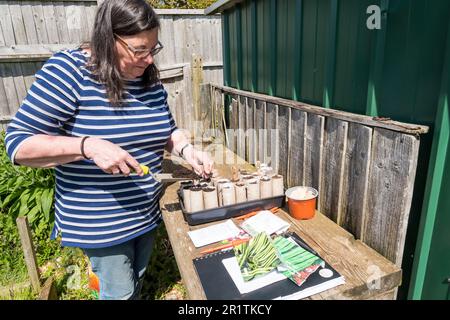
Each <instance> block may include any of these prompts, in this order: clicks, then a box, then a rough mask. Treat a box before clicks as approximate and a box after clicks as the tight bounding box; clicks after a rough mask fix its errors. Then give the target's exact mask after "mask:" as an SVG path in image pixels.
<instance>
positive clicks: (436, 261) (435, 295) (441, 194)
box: [409, 24, 450, 300]
mask: <svg viewBox="0 0 450 320" xmlns="http://www.w3.org/2000/svg"><path fill="white" fill-rule="evenodd" d="M449 69H450V24H449V27H448V32H447V49H446V58H445V65H444V68H443V75H442V86H441V93H440V98H439V103H438V112H437V116H436V121H435V128H436V129H435V134H434V140H433V147H432V151H431V159H430V169H429V174H428V180H427V186H426V195H427V197H426V198H425V201H424V205H423V215H422V218H421V221H420V231H419V238H418V244H417V249H416V256H417V258H416V259H415V261H414V268H413V272H412V274H413V276H412V280H411V285H410V291H409V297H410V298H411V299H447V300H450V290H449V283H448V279H449V278H450V241H449V237H448V227H449V226H450V215H449V214H448V213H449V212H450V197H449V196H448V190H450V114H449V97H450V71H449Z"/></svg>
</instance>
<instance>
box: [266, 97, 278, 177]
mask: <svg viewBox="0 0 450 320" xmlns="http://www.w3.org/2000/svg"><path fill="white" fill-rule="evenodd" d="M277 122H278V105H275V104H272V103H268V104H267V106H266V127H265V129H266V134H267V135H266V139H267V140H266V141H267V145H266V154H267V158H266V160H265V161H264V162H266V163H267V164H268V165H269V166H271V167H272V168H273V170H274V171H275V172H277V171H278V168H279V165H280V154H279V151H280V150H279V131H278V126H277Z"/></svg>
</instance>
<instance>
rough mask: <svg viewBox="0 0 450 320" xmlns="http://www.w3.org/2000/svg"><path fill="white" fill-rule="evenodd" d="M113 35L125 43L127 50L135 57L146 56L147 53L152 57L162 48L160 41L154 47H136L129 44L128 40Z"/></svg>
mask: <svg viewBox="0 0 450 320" xmlns="http://www.w3.org/2000/svg"><path fill="white" fill-rule="evenodd" d="M114 36H115V37H116V38H117V40H119V41H120V42H121V43H122V44H123V45H125V46H126V47H127V48H128V50H130V51H131V52H132V53H133V55H134V56H135V57H136V58H141V59H143V58H147V57H148V55H150V54H151V55H152V57H154V56H155V55H157V54H158V53H159V52H160V51H161V50H162V48H164V46H163V45H162V43H161V42H159V40H158V43H157V44H156V47H154V48H153V49H136V48H135V47H133V46H132V45H131V44H129V43H128V42H126V41H125V40H124V39H122V38H121V37H119V36H118V35H117V34H114Z"/></svg>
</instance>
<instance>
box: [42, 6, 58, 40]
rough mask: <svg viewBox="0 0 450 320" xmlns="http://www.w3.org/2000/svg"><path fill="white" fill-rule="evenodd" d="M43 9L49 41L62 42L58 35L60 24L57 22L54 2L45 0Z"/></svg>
mask: <svg viewBox="0 0 450 320" xmlns="http://www.w3.org/2000/svg"><path fill="white" fill-rule="evenodd" d="M42 11H43V12H44V19H45V27H46V29H47V34H48V43H52V44H53V43H60V38H59V35H58V25H57V23H56V14H55V8H54V6H53V3H47V2H44V3H43V5H42Z"/></svg>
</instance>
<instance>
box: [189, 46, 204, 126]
mask: <svg viewBox="0 0 450 320" xmlns="http://www.w3.org/2000/svg"><path fill="white" fill-rule="evenodd" d="M191 66H192V69H191V70H192V71H191V72H192V102H193V106H194V119H195V121H200V120H201V114H200V99H201V98H200V95H201V90H200V85H201V84H202V82H203V61H202V57H201V56H199V55H196V54H195V53H194V54H192V62H191Z"/></svg>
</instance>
